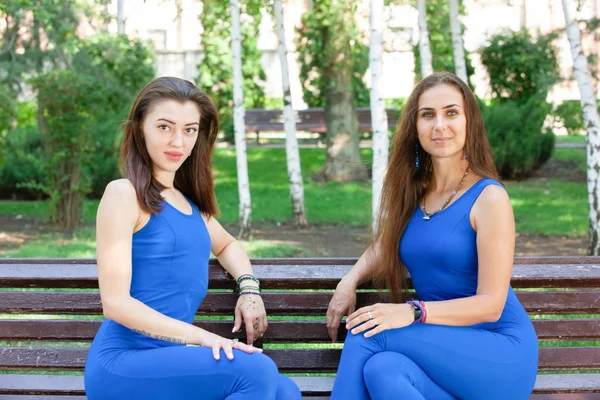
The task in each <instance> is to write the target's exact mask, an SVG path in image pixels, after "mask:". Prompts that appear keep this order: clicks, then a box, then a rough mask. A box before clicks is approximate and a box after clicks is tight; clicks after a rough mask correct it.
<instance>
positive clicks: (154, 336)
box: [133, 329, 185, 344]
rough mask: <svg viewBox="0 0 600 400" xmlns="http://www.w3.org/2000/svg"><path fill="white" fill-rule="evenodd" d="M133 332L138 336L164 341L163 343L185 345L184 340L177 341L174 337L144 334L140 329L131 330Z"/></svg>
mask: <svg viewBox="0 0 600 400" xmlns="http://www.w3.org/2000/svg"><path fill="white" fill-rule="evenodd" d="M133 331H134V332H137V333H139V334H140V335H144V336H148V337H151V338H152V339H158V340H164V341H165V342H171V343H178V344H185V340H183V339H177V338H174V337H169V336H162V335H154V334H152V333H150V332H146V331H144V330H141V329H133Z"/></svg>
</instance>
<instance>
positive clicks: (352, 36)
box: [296, 0, 370, 107]
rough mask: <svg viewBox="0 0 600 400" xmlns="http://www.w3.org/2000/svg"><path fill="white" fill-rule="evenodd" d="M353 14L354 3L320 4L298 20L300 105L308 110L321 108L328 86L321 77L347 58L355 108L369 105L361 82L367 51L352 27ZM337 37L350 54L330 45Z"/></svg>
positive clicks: (336, 0) (327, 0)
mask: <svg viewBox="0 0 600 400" xmlns="http://www.w3.org/2000/svg"><path fill="white" fill-rule="evenodd" d="M348 1H350V0H348ZM348 10H350V11H348ZM355 11H356V1H351V2H350V4H349V5H347V4H345V2H341V1H340V0H323V1H318V2H314V4H313V7H312V8H311V9H309V10H308V11H307V12H306V13H304V14H303V16H302V27H301V28H300V29H299V36H300V37H299V38H298V40H297V41H296V46H297V51H298V60H299V62H300V64H301V66H300V80H301V82H302V87H303V91H304V101H305V102H306V103H307V104H308V106H309V107H325V95H324V90H325V85H326V84H329V83H330V82H324V80H323V78H322V77H323V73H324V71H325V70H326V69H335V68H337V67H338V64H340V59H341V58H342V59H343V58H344V57H350V58H351V64H352V88H351V89H352V92H353V95H354V101H355V103H356V106H357V107H368V106H369V105H370V97H369V95H370V93H369V89H368V88H367V87H366V84H365V81H364V79H363V78H364V75H365V73H366V71H367V68H368V67H369V47H368V46H367V45H365V44H363V43H364V41H365V38H364V36H363V35H362V34H361V33H360V32H359V31H358V29H357V28H356V24H355V23H354V19H353V15H354V13H355ZM340 37H341V38H344V40H346V41H347V42H348V43H349V45H350V49H351V50H350V54H345V52H341V49H339V48H336V47H335V44H333V42H335V40H334V38H340Z"/></svg>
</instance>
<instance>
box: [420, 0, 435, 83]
mask: <svg viewBox="0 0 600 400" xmlns="http://www.w3.org/2000/svg"><path fill="white" fill-rule="evenodd" d="M417 7H418V10H419V53H420V55H421V78H425V77H426V76H427V75H431V74H432V73H433V66H432V64H431V63H432V59H433V57H432V56H431V46H430V44H429V30H428V29H427V18H426V15H427V9H426V7H425V0H417Z"/></svg>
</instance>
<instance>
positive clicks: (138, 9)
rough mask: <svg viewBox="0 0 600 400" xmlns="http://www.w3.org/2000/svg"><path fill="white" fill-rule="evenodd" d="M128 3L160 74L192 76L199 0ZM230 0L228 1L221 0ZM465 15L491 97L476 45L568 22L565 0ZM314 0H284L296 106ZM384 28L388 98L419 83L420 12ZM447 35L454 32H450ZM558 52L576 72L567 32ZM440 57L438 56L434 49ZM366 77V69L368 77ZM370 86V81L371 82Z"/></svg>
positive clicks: (132, 28) (273, 50)
mask: <svg viewBox="0 0 600 400" xmlns="http://www.w3.org/2000/svg"><path fill="white" fill-rule="evenodd" d="M118 1H119V0H112V2H111V3H110V4H109V5H108V6H107V7H108V11H109V13H111V14H112V15H114V16H115V19H114V20H113V22H112V23H111V24H109V26H108V29H109V31H110V32H115V33H116V32H117V22H116V15H117V2H118ZM121 1H123V2H124V7H123V17H124V22H125V31H126V33H127V34H128V35H130V36H132V37H138V38H141V39H147V40H151V41H152V42H153V43H154V46H155V49H156V53H157V58H156V60H157V61H156V74H157V76H164V75H170V76H177V77H181V78H185V79H189V80H191V81H194V79H195V77H196V76H197V73H198V67H197V66H198V64H199V63H201V62H202V57H203V56H202V50H201V48H200V41H201V35H202V26H201V25H200V19H199V16H200V14H201V12H202V1H201V0H121ZM223 1H226V0H223ZM463 1H464V6H465V8H466V11H467V12H466V15H465V16H464V17H462V22H463V23H464V25H465V31H464V33H463V37H464V43H465V48H466V49H467V50H468V51H469V52H470V54H471V62H472V64H473V66H474V67H475V74H474V75H473V76H472V77H471V80H472V83H473V84H474V86H475V91H476V94H477V95H478V96H480V97H489V96H490V94H491V92H490V89H489V85H488V77H487V72H486V70H485V68H484V67H483V66H482V65H481V63H480V61H479V56H478V54H477V50H478V49H479V48H481V47H482V46H485V44H486V42H487V40H488V38H489V37H490V36H491V35H493V34H495V33H498V32H499V31H502V30H503V29H511V30H519V29H521V28H522V27H523V26H526V27H527V28H528V29H529V30H530V31H531V32H533V33H535V32H541V33H547V32H550V31H552V30H556V29H561V28H563V27H564V24H565V22H564V15H563V10H562V5H561V0H463ZM598 1H600V0H583V1H582V2H583V3H584V7H582V9H581V15H580V19H589V18H591V17H593V16H596V15H598V4H597V2H598ZM309 2H310V0H284V3H285V8H284V12H285V15H284V19H285V26H286V29H287V32H286V39H287V40H288V50H289V57H290V59H289V65H290V77H291V84H292V88H291V89H292V97H293V99H292V102H293V105H294V108H296V109H301V108H305V107H306V104H305V103H304V101H303V100H302V88H301V83H300V80H299V77H298V73H299V65H298V62H297V60H296V53H295V49H296V47H295V44H294V37H295V36H296V28H297V27H298V26H299V25H300V23H301V16H302V13H303V12H304V11H305V10H306V9H307V7H308V3H309ZM358 14H359V15H362V16H363V17H359V27H360V28H361V29H364V30H365V32H368V0H363V4H361V7H360V8H359V13H358ZM268 17H269V16H268V15H266V14H263V20H262V23H261V26H260V34H259V38H258V46H259V48H260V49H261V50H262V51H263V58H262V64H263V68H264V70H265V73H266V76H267V86H266V88H265V90H266V95H267V96H268V97H281V96H282V91H281V76H280V74H281V71H280V63H279V60H278V58H277V37H276V35H275V33H274V25H273V22H272V21H271V19H270V18H268ZM386 17H387V21H388V22H387V29H386V31H385V36H384V42H385V43H384V51H385V53H384V62H383V69H384V70H383V79H384V80H385V82H386V83H385V85H384V88H385V92H384V96H385V97H386V98H396V97H407V96H408V95H409V93H410V91H411V90H412V88H413V85H414V57H413V53H412V46H413V45H415V44H416V43H417V41H418V26H417V11H416V9H414V8H412V7H411V6H409V5H399V6H394V7H393V8H392V9H388V10H387V15H386ZM448 40H450V38H448ZM556 45H557V47H558V48H559V51H560V65H561V70H562V74H563V76H564V77H572V72H571V71H572V65H571V64H572V58H571V54H570V49H569V43H568V41H567V38H566V34H563V36H562V37H561V38H560V40H558V41H557V43H556ZM586 47H587V50H590V51H592V52H594V53H595V54H598V43H597V41H595V40H594V38H587V43H586ZM434 57H435V54H434ZM365 76H366V77H368V76H369V73H367V74H366V75H365ZM367 84H368V82H367ZM578 96H579V93H578V89H577V85H576V83H575V82H574V81H573V80H570V81H565V82H563V83H561V84H559V85H556V87H555V88H554V89H553V90H552V92H551V93H550V95H549V100H550V101H552V102H560V101H562V100H563V99H574V98H578Z"/></svg>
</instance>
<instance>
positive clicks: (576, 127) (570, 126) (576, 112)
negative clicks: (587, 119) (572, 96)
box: [552, 100, 600, 135]
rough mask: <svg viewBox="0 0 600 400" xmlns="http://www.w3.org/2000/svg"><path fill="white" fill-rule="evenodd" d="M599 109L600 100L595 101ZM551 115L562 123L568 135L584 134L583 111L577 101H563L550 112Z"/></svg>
mask: <svg viewBox="0 0 600 400" xmlns="http://www.w3.org/2000/svg"><path fill="white" fill-rule="evenodd" d="M596 102H597V105H598V108H599V109H600V100H596ZM552 115H553V116H554V117H555V118H556V119H557V120H559V121H560V122H562V124H563V125H564V127H565V128H566V129H567V132H569V135H576V134H580V133H585V126H584V124H583V110H582V109H581V102H580V101H579V100H564V101H563V102H562V103H560V104H559V105H558V106H556V107H555V108H554V110H552Z"/></svg>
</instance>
